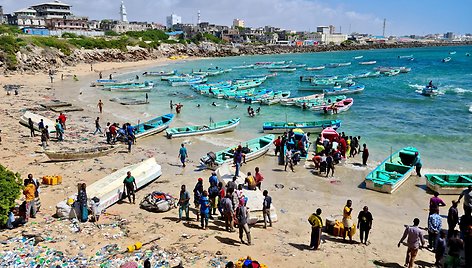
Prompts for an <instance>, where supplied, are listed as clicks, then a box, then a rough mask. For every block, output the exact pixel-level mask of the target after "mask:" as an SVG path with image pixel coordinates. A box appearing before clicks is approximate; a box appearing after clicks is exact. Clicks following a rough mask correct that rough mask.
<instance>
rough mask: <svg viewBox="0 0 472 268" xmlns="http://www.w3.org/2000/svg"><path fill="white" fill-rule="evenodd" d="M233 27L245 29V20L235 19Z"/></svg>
mask: <svg viewBox="0 0 472 268" xmlns="http://www.w3.org/2000/svg"><path fill="white" fill-rule="evenodd" d="M233 27H243V28H244V20H241V19H234V20H233Z"/></svg>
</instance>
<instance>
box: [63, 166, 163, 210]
mask: <svg viewBox="0 0 472 268" xmlns="http://www.w3.org/2000/svg"><path fill="white" fill-rule="evenodd" d="M128 171H129V172H131V175H132V176H133V177H134V179H135V182H136V186H137V190H139V189H141V188H143V187H144V186H146V185H148V184H149V183H151V182H152V181H154V180H155V179H157V178H159V177H160V176H161V175H162V170H161V166H160V165H159V164H157V162H156V159H155V158H154V157H152V158H149V159H147V160H144V161H142V162H139V163H137V164H134V165H130V166H127V167H124V168H121V169H119V170H117V171H115V172H113V173H111V174H110V175H107V176H105V177H104V178H102V179H100V180H98V181H96V182H94V183H92V184H90V185H87V188H86V191H87V197H88V198H89V199H92V198H94V197H97V198H98V199H99V200H100V202H99V203H98V210H99V211H104V210H105V209H106V208H108V207H110V206H112V205H114V204H115V203H116V202H118V201H119V200H121V199H122V198H123V197H124V192H123V190H124V188H123V180H124V178H126V173H127V172H128ZM69 198H71V199H72V200H74V201H75V200H76V199H77V195H76V194H74V195H72V196H70V197H69ZM69 198H68V199H69ZM67 207H68V208H69V210H70V206H69V205H67V200H66V201H62V202H59V203H58V204H57V206H56V212H57V213H56V214H57V216H58V217H60V218H76V217H78V215H77V214H76V212H75V211H74V209H72V211H70V213H67V214H68V215H64V214H65V213H64V208H67Z"/></svg>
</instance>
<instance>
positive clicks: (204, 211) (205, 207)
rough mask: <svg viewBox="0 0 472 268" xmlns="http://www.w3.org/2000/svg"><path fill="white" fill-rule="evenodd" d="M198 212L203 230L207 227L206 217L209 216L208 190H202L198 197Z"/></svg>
mask: <svg viewBox="0 0 472 268" xmlns="http://www.w3.org/2000/svg"><path fill="white" fill-rule="evenodd" d="M199 202H200V214H201V226H202V229H203V230H206V229H208V218H209V216H210V200H209V199H208V192H207V191H203V194H202V196H201V197H200V201H199Z"/></svg>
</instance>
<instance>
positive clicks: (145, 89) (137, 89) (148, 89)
mask: <svg viewBox="0 0 472 268" xmlns="http://www.w3.org/2000/svg"><path fill="white" fill-rule="evenodd" d="M108 90H109V91H112V92H128V93H133V92H151V90H152V86H147V87H128V88H126V87H117V88H108Z"/></svg>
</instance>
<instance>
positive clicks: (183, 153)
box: [179, 143, 188, 167]
mask: <svg viewBox="0 0 472 268" xmlns="http://www.w3.org/2000/svg"><path fill="white" fill-rule="evenodd" d="M187 157H188V154H187V148H185V145H184V144H183V143H182V144H181V145H180V150H179V159H180V162H181V163H182V167H185V159H186V158H187Z"/></svg>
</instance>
